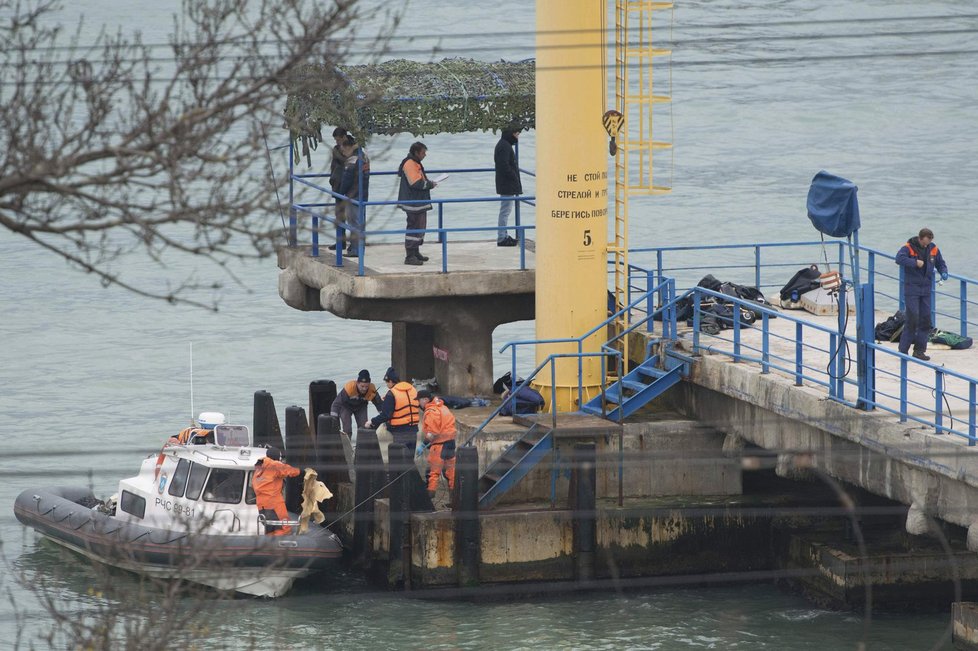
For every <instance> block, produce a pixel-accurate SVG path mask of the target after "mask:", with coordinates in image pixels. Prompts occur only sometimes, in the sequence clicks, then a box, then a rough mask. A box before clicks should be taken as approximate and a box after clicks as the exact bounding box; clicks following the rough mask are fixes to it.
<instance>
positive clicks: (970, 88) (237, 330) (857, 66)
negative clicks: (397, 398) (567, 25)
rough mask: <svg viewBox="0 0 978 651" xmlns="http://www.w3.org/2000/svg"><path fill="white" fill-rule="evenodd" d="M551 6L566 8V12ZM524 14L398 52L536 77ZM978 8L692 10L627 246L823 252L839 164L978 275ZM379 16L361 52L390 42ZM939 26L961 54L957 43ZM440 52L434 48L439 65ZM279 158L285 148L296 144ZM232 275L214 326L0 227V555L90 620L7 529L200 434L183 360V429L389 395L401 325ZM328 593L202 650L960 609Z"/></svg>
mask: <svg viewBox="0 0 978 651" xmlns="http://www.w3.org/2000/svg"><path fill="white" fill-rule="evenodd" d="M82 4H83V5H84V6H81V5H79V4H76V5H72V6H70V7H67V8H66V10H65V12H66V13H65V19H66V22H68V23H69V24H73V23H74V22H76V21H77V17H78V15H79V14H81V13H83V14H84V15H85V17H86V21H87V23H86V24H87V25H88V26H89V27H91V28H94V27H95V26H97V25H99V24H101V23H109V24H112V25H121V26H122V28H123V29H134V28H135V29H140V30H142V31H143V33H144V39H145V40H146V41H148V42H163V41H165V35H166V33H167V30H168V27H169V25H170V22H169V19H168V18H167V17H168V15H169V14H170V13H172V12H174V11H178V10H179V3H177V2H172V1H166V0H164V1H162V2H154V3H148V2H138V3H136V5H138V6H136V5H133V6H132V7H131V8H130V10H127V12H125V13H126V14H127V15H128V16H130V17H129V18H120V13H122V12H119V11H118V4H117V3H114V2H108V1H106V0H91V1H90V2H87V3H82ZM543 4H545V5H548V7H550V9H551V10H554V11H559V8H560V2H559V0H552V1H551V2H549V3H547V2H545V3H543ZM377 6H378V7H379V6H380V4H379V3H377ZM384 6H387V5H384ZM534 12H535V7H534V3H532V2H525V1H521V0H499V1H497V2H494V3H476V2H440V1H439V0H428V1H426V2H416V1H415V2H411V3H409V4H408V5H407V9H406V11H405V13H404V19H403V21H402V22H401V25H400V26H399V28H398V35H397V37H395V38H394V39H393V42H392V47H393V51H392V52H391V54H390V56H391V57H392V58H393V57H398V56H403V57H404V58H413V59H419V60H429V59H439V58H440V57H441V56H468V57H473V58H478V59H486V60H498V59H500V58H506V59H509V60H518V59H523V58H527V57H532V56H533V48H534V29H535V16H534ZM976 13H978V12H976V8H975V7H974V6H973V4H972V3H969V2H959V1H953V0H936V1H933V2H928V3H919V2H914V3H911V2H893V1H892V0H885V1H883V0H875V1H864V2H859V3H846V4H838V3H833V2H828V1H825V0H783V1H779V2H743V1H737V2H735V1H733V0H710V1H709V2H707V1H705V0H704V1H700V2H695V1H694V2H684V3H679V4H677V7H676V10H675V13H674V16H673V17H671V18H669V17H668V14H666V16H667V18H666V23H665V25H664V27H665V32H664V33H665V35H666V38H671V39H672V42H673V47H674V48H675V54H674V55H673V57H672V69H671V73H670V74H669V75H666V74H665V73H663V74H661V75H657V79H662V78H671V89H670V92H671V94H672V96H673V104H672V116H671V122H667V124H669V132H668V136H664V137H663V139H669V140H672V141H673V142H674V143H675V149H674V152H673V154H672V155H670V156H666V157H663V158H664V160H662V161H661V162H662V163H663V167H662V168H661V169H662V170H664V172H663V173H664V174H668V175H669V176H670V177H671V181H672V185H673V186H674V191H673V193H672V194H671V195H668V196H664V197H654V198H648V199H641V200H635V201H633V202H632V212H631V233H630V243H631V245H632V246H633V247H634V246H666V245H680V244H703V245H706V244H726V243H751V242H768V241H797V240H812V239H817V234H816V233H815V231H814V230H813V229H812V227H811V226H810V223H809V222H808V220H807V218H806V216H805V196H806V193H807V189H808V184H809V182H810V180H811V178H812V176H814V174H815V173H816V172H818V171H819V170H820V169H826V170H829V171H830V172H833V173H836V174H839V175H841V176H845V177H847V178H849V179H851V180H853V181H854V182H855V183H856V184H857V185H858V186H859V200H860V204H861V209H862V230H861V232H860V236H861V243H862V244H864V245H867V246H872V247H874V248H880V249H882V250H885V251H891V252H895V251H896V249H897V248H898V247H899V246H900V245H901V244H902V243H903V242H905V241H906V239H907V238H908V237H910V236H912V235H914V234H915V233H916V231H917V230H918V229H919V228H920V227H921V226H929V227H930V228H932V229H933V230H934V231H935V233H936V235H937V237H936V241H937V243H938V244H939V245H940V247H941V249H942V251H943V252H944V255H945V257H946V259H947V261H948V265H949V266H950V268H951V270H952V271H953V272H957V273H961V274H963V275H966V276H972V277H974V276H976V275H978V264H976V263H978V253H976V250H978V236H976V234H975V229H974V216H973V210H974V206H975V205H976V204H978V189H976V184H975V178H976V177H978V164H976V162H975V155H974V143H975V142H976V140H978V139H976V137H975V136H976V134H975V119H974V115H975V113H974V111H975V109H974V107H975V106H976V105H978V65H976V64H978V54H976V53H975V51H974V48H973V47H972V43H973V41H974V34H975V31H976V30H978V18H976V16H975V14H976ZM370 15H371V12H369V11H368V12H367V16H368V18H367V19H366V22H365V23H364V24H363V25H362V26H361V27H360V28H359V29H358V30H357V33H356V36H357V37H364V36H369V35H370V34H371V29H372V28H374V27H375V26H376V25H377V24H378V21H376V20H374V19H372V18H370ZM915 16H916V17H917V19H915V20H909V19H910V18H912V17H915ZM120 21H123V22H121V23H120ZM670 24H671V31H670V27H669V26H670ZM949 31H950V32H955V33H944V34H942V33H941V32H949ZM898 32H899V33H898ZM356 42H357V43H358V44H359V43H361V41H359V40H358V41H356ZM435 45H438V46H439V47H440V48H441V53H440V54H438V55H437V56H432V55H431V54H430V50H431V48H432V47H434V46H435ZM911 55H913V56H911ZM271 137H272V139H273V140H275V138H278V139H279V140H282V142H284V140H285V138H284V134H278V135H277V136H276V135H275V134H274V133H272V135H271ZM567 137H568V138H573V137H574V134H573V133H569V134H567ZM496 138H497V135H496V134H492V133H472V134H462V135H433V136H428V137H426V138H424V141H425V142H426V143H427V144H428V146H429V155H428V158H427V159H426V161H425V163H426V165H427V166H429V167H430V168H433V169H434V168H448V167H476V166H491V161H492V149H493V146H494V144H495V141H496ZM413 140H414V138H413V137H412V136H410V135H403V136H397V137H393V138H380V137H378V138H374V139H373V140H371V142H370V143H369V148H370V149H371V151H372V153H373V155H374V159H373V169H374V170H378V169H394V168H395V167H396V165H397V163H398V162H399V161H400V159H401V158H402V157H403V155H404V154H405V152H406V150H407V146H408V145H409V144H410V142H412V141H413ZM534 147H535V144H534V133H533V132H532V131H530V132H528V133H526V134H524V136H523V138H522V139H521V163H522V165H523V166H524V167H525V168H529V169H532V168H533V167H534V164H535V152H534ZM325 156H326V150H325V149H322V150H320V152H319V153H318V155H317V156H316V158H314V163H315V166H317V168H318V169H325V167H326V165H327V160H326V157H325ZM658 164H659V161H657V165H658ZM276 165H279V168H278V172H279V173H282V172H283V171H284V165H285V161H284V159H283V157H282V156H281V155H279V156H278V157H277V159H276ZM387 179H390V177H387ZM385 180H386V179H384V178H383V177H379V178H378V179H377V180H375V181H374V182H373V183H372V184H371V185H372V187H371V192H372V198H375V199H387V198H392V197H394V196H395V192H396V188H395V185H394V182H393V180H391V181H390V183H388V184H385V182H384V181H385ZM448 185H449V184H448V183H446V185H445V187H444V188H443V191H445V192H448V191H449V189H448ZM524 187H525V190H526V192H527V193H532V192H533V191H534V187H533V181H532V178H529V177H524ZM451 192H453V193H457V194H458V195H459V196H485V195H491V194H492V193H493V186H492V177H491V174H490V175H486V176H484V177H477V176H473V177H472V178H468V177H466V176H462V175H455V176H454V177H453V179H452V188H451ZM462 212H464V214H456V216H455V217H454V218H453V219H456V220H458V221H457V223H459V224H463V225H476V224H478V225H482V224H485V225H490V226H491V225H494V224H495V210H494V207H493V206H485V207H483V208H478V209H471V210H470V209H466V210H465V211H462ZM269 219H270V220H278V219H279V217H278V216H277V215H269ZM402 223H403V217H402V216H401V215H400V214H399V213H396V212H395V211H393V210H388V211H386V212H385V211H383V210H378V211H376V213H375V214H374V215H373V216H372V227H375V228H380V227H382V226H383V225H384V224H391V225H394V226H398V225H401V224H402ZM487 237H490V236H487ZM487 245H489V244H487ZM814 261H815V260H807V261H805V262H814ZM646 262H648V261H646ZM695 263H696V264H703V261H702V260H697V261H695ZM122 265H123V266H124V268H125V271H126V273H127V274H132V276H133V277H135V278H137V279H144V280H145V279H151V278H154V277H156V276H159V275H160V274H164V273H173V274H174V277H176V278H182V277H183V276H184V275H186V274H187V273H189V272H191V271H194V270H195V269H196V270H197V271H198V273H199V274H202V275H203V276H204V277H206V278H213V277H221V273H220V271H219V270H217V269H215V268H212V267H210V266H209V265H207V263H205V262H204V261H197V260H183V261H180V260H174V261H172V262H171V267H170V268H169V269H168V270H160V269H159V268H157V267H155V266H154V265H153V264H152V263H150V262H149V261H148V260H146V259H144V258H143V257H142V256H138V255H134V256H130V257H128V258H126V259H125V260H124V261H123V263H122ZM792 271H793V270H792ZM234 272H235V274H236V275H237V276H238V277H239V278H240V279H241V280H242V283H243V286H239V285H237V284H235V283H233V282H229V283H226V289H225V290H223V292H222V293H221V302H220V308H221V309H220V311H219V312H217V313H207V312H204V311H201V310H198V309H194V308H190V307H185V306H170V305H166V304H163V303H161V302H156V301H151V300H147V299H144V298H140V297H138V296H136V295H133V294H130V293H127V292H125V291H123V290H120V289H118V288H108V289H103V288H102V287H101V286H100V285H99V283H98V281H97V279H95V278H94V277H92V276H89V275H86V274H84V273H81V272H79V271H77V270H76V269H73V268H71V267H70V266H69V265H67V264H65V263H64V262H63V261H61V260H58V259H56V258H54V257H52V256H51V255H50V254H48V253H45V252H43V251H41V250H40V249H39V248H37V247H36V246H33V245H31V244H30V243H29V242H27V241H26V240H24V239H23V238H19V237H16V236H14V235H12V234H11V233H10V232H9V231H6V230H4V231H0V279H2V280H0V309H2V319H0V332H2V334H3V346H2V353H0V383H2V384H0V386H2V389H3V390H2V392H0V424H2V427H3V437H4V441H5V446H4V447H5V452H4V454H2V455H0V459H2V461H0V475H2V479H3V481H2V482H0V505H5V507H4V508H3V509H0V540H2V542H3V555H4V560H5V562H6V563H7V564H8V566H7V568H9V569H12V570H14V572H23V573H24V574H25V575H26V576H28V577H33V580H35V581H43V580H44V579H45V578H47V580H48V581H49V582H51V583H52V585H54V586H55V588H56V589H57V591H58V592H59V594H61V595H62V596H63V597H64V598H66V599H70V600H75V602H76V607H77V608H78V609H79V612H84V611H85V609H87V608H92V607H94V606H95V605H97V604H98V600H99V599H103V598H105V597H104V596H100V595H98V594H89V588H90V586H91V585H92V581H93V579H92V576H93V574H92V573H93V570H92V569H91V568H90V567H89V566H88V565H87V564H86V563H78V564H77V565H71V564H69V565H65V560H64V559H65V557H64V556H63V555H61V554H59V553H58V552H57V551H56V550H54V549H52V548H51V546H50V545H46V544H41V543H39V542H38V541H37V538H36V537H35V535H34V534H33V533H31V532H29V531H27V530H25V529H24V528H23V527H21V525H20V524H19V523H18V522H16V520H15V519H14V517H13V514H12V508H11V507H12V504H13V499H14V497H15V495H16V494H17V493H18V492H20V491H21V490H23V489H25V488H29V487H31V486H37V485H49V484H61V483H85V484H89V485H91V486H92V487H93V488H94V489H95V491H96V493H98V494H100V495H107V494H109V493H111V492H112V491H113V490H114V488H115V482H116V481H117V480H118V479H119V477H120V476H121V475H128V474H134V473H135V471H136V469H137V468H138V464H139V461H140V459H141V458H142V457H143V456H145V455H146V454H150V453H153V452H154V451H155V450H156V449H158V447H159V446H160V445H161V443H162V442H163V441H164V440H165V438H166V437H167V436H169V435H171V434H173V433H174V432H176V431H178V430H179V429H180V428H181V427H183V426H184V425H185V424H186V422H187V420H188V419H189V417H190V414H191V394H190V380H191V375H190V355H191V348H192V350H193V390H194V391H193V408H194V409H196V410H197V411H204V410H214V411H224V412H225V413H228V414H229V416H230V420H231V421H232V422H244V423H248V424H250V420H251V396H252V393H253V392H254V391H256V390H258V389H265V390H268V391H270V392H271V393H272V395H273V396H274V397H275V401H276V406H277V408H278V410H279V412H280V414H281V412H282V411H283V410H284V408H285V407H286V406H288V405H291V404H298V405H305V404H306V401H307V396H306V386H307V383H308V382H309V381H311V380H314V379H320V378H331V379H335V380H336V381H338V382H342V381H345V380H347V379H349V378H353V377H355V374H356V372H357V371H358V370H359V369H361V368H368V369H370V371H371V372H372V373H373V374H374V376H375V377H380V375H381V374H382V373H383V370H384V369H385V368H386V367H387V366H388V364H389V362H390V326H389V325H387V324H383V323H372V322H350V321H344V320H341V319H338V318H336V317H333V316H331V315H329V314H328V313H306V312H299V311H296V310H293V309H290V308H289V307H287V306H286V305H285V304H284V303H283V302H282V301H281V299H280V298H279V297H278V291H277V269H276V267H275V263H274V261H273V260H265V261H263V262H261V263H247V264H240V265H236V266H235V267H234ZM787 276H790V273H787V272H786V279H787ZM532 335H533V327H532V324H531V323H528V322H522V323H515V324H508V325H505V326H502V327H500V328H498V329H497V330H496V332H495V335H494V340H495V344H496V347H497V348H498V346H500V345H502V343H504V342H505V341H508V340H511V339H516V338H528V337H531V336H532ZM495 365H496V373H495V375H500V374H502V373H503V372H504V371H505V370H508V369H509V360H508V358H506V357H504V356H502V355H500V356H498V357H497V358H496V359H495ZM527 370H529V369H522V368H521V371H523V372H525V371H527ZM120 446H121V447H122V448H123V450H121V451H119V450H116V449H115V448H118V447H120ZM718 544H719V543H718ZM69 558H70V557H69ZM127 581H128V582H130V583H127ZM331 581H332V582H333V583H334V584H335V587H333V588H330V589H329V590H326V591H322V590H315V589H312V588H310V587H308V586H304V585H300V586H299V587H298V588H297V590H296V591H295V592H294V593H293V594H291V595H289V596H287V597H285V598H283V599H279V600H275V601H264V600H253V599H237V600H234V601H233V602H230V603H217V604H214V607H215V608H216V609H217V612H216V615H215V616H214V618H213V621H212V622H211V623H212V625H211V627H210V628H209V629H208V630H207V632H206V634H202V635H201V636H198V637H197V638H196V639H197V642H198V644H200V646H201V647H202V648H224V647H227V648H239V647H243V646H247V645H248V644H250V643H252V642H255V643H257V644H261V645H265V644H268V643H274V644H275V646H277V647H282V648H295V649H306V648H314V649H319V648H322V649H326V648H337V649H340V648H370V649H374V648H376V649H386V648H390V649H394V648H428V649H456V648H472V649H474V648H514V649H517V648H525V649H530V648H533V649H537V648H608V649H684V648H706V649H751V650H755V649H779V650H780V649H819V650H825V649H856V648H859V646H858V645H859V644H860V643H866V644H867V648H870V649H927V648H935V647H936V648H940V647H941V645H944V647H943V648H948V646H949V645H948V643H947V641H946V640H947V638H946V633H947V626H948V623H949V615H948V614H938V615H913V614H911V615H900V616H886V615H879V614H876V615H874V616H873V617H871V618H870V617H867V616H865V614H861V613H845V612H833V611H828V610H823V609H820V608H816V607H814V606H812V605H810V604H809V603H807V602H806V601H805V600H804V599H802V598H800V597H798V596H794V595H788V594H785V593H782V592H781V591H779V590H778V589H776V588H775V587H774V586H772V585H770V584H766V583H762V584H754V585H729V586H725V587H696V586H693V585H679V586H671V587H654V586H652V587H646V588H642V589H634V587H633V588H632V589H629V590H620V591H613V592H607V593H601V594H590V595H579V594H565V593H560V592H558V593H557V594H553V595H541V596H537V597H533V598H526V597H520V598H516V597H510V598H496V599H483V600H475V601H471V600H461V599H447V600H445V599H439V600H426V599H412V598H410V597H408V596H406V595H404V594H399V593H390V592H387V591H384V590H379V589H376V588H373V587H371V586H370V585H368V584H367V583H366V582H365V581H364V580H363V579H362V577H360V576H359V575H358V574H356V573H347V572H340V573H338V574H337V575H336V576H334V577H331ZM0 582H2V588H3V590H4V594H5V595H7V596H8V597H9V598H4V599H2V600H0V648H3V647H5V646H7V645H12V644H13V642H14V641H15V640H16V639H18V638H17V637H16V636H17V634H18V633H19V634H20V635H21V637H20V639H21V640H22V641H23V640H30V639H35V637H36V636H37V635H39V634H40V633H42V632H44V631H45V630H47V629H48V628H49V619H48V617H47V616H46V614H45V612H44V610H43V609H42V608H41V607H40V605H39V604H38V603H37V602H36V600H35V599H34V596H33V590H31V589H28V588H25V587H24V586H22V585H21V584H19V583H18V582H17V581H15V580H14V577H13V573H11V572H4V573H3V578H2V579H0ZM117 582H118V585H119V586H120V589H125V588H126V587H127V586H134V585H135V582H134V581H133V580H132V579H131V578H130V577H127V576H126V575H121V576H119V577H118V578H117ZM623 587H625V586H623ZM267 636H272V637H273V641H272V642H269V640H268V639H267ZM40 647H41V648H43V647H44V645H43V644H41V645H40Z"/></svg>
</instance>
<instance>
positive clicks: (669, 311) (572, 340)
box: [464, 278, 676, 445]
mask: <svg viewBox="0 0 978 651" xmlns="http://www.w3.org/2000/svg"><path fill="white" fill-rule="evenodd" d="M658 294H662V295H664V296H666V297H668V300H667V302H666V304H665V305H663V306H662V307H661V308H659V309H657V310H652V311H651V312H649V313H647V314H646V315H645V316H644V317H643V318H641V319H639V320H638V321H636V322H634V323H632V325H630V326H629V327H628V328H627V329H625V330H622V331H621V332H619V333H617V334H616V335H615V336H613V337H611V338H610V339H608V340H607V341H606V342H604V343H603V344H602V345H601V351H600V352H585V351H584V350H583V347H584V341H585V340H587V339H588V338H589V337H591V336H592V335H594V334H596V333H597V332H599V331H601V330H602V329H606V328H607V327H608V325H609V324H612V323H615V322H616V321H617V320H619V319H620V318H621V317H622V315H624V314H626V313H629V314H630V313H631V312H632V310H634V309H635V308H636V307H637V306H639V305H640V304H645V305H651V303H650V300H651V299H650V297H651V296H655V295H658ZM675 302H676V300H675V282H674V281H673V279H672V278H666V279H664V280H663V281H662V282H661V283H659V284H658V285H654V286H653V287H652V288H651V289H649V290H648V291H646V292H645V293H644V294H642V295H640V296H638V297H636V298H635V299H633V300H632V301H630V302H629V304H628V305H626V306H624V307H623V308H622V309H620V310H618V311H617V312H615V313H614V314H612V315H611V316H609V317H608V318H607V319H605V320H604V321H602V322H601V323H599V324H598V325H596V326H594V327H593V328H591V329H590V330H588V331H587V332H585V333H584V334H583V335H581V336H580V337H565V338H558V339H542V340H523V341H510V342H508V343H506V344H505V345H504V346H503V347H502V348H500V349H499V352H500V353H502V352H505V351H506V350H507V349H512V367H511V370H510V376H509V377H510V381H511V382H512V384H511V386H512V387H513V389H512V391H511V392H510V395H509V396H507V398H506V399H505V400H504V401H503V403H502V404H501V405H500V406H499V407H497V408H496V409H495V410H493V412H492V413H491V414H489V416H488V417H487V418H486V419H485V420H484V421H483V422H482V424H480V425H479V426H478V427H477V428H476V429H475V430H474V431H473V432H472V434H470V435H469V437H468V438H467V439H466V440H465V443H464V445H468V444H469V443H470V442H471V441H472V440H473V439H475V437H476V436H478V435H479V434H480V433H481V432H482V431H483V430H485V428H486V426H487V425H488V424H489V423H490V422H491V421H492V420H493V419H494V418H495V417H496V416H497V415H498V414H499V413H500V412H501V411H502V409H503V407H504V406H505V405H507V404H509V403H510V401H512V400H514V399H515V396H516V394H517V393H518V391H519V389H522V388H523V387H527V386H529V385H530V383H531V381H532V380H533V379H534V378H535V377H536V376H537V375H538V374H539V373H540V371H541V370H543V369H544V368H545V367H546V366H547V365H548V364H549V365H550V386H551V387H556V386H557V379H556V360H557V359H563V358H575V359H577V363H578V366H577V387H576V389H577V404H578V405H581V404H583V402H584V384H583V381H582V377H583V364H584V360H585V359H586V358H590V357H598V358H600V361H601V374H600V376H599V377H601V378H602V379H603V378H606V377H608V364H607V360H608V358H611V359H614V360H615V368H616V369H617V371H616V372H617V377H618V378H619V379H620V378H621V377H622V376H623V373H622V369H623V366H624V361H623V359H622V354H621V352H620V351H618V350H616V349H614V348H613V347H612V344H613V343H614V342H615V341H617V340H618V339H621V338H622V337H626V336H628V334H630V333H631V332H633V331H634V330H636V329H638V328H641V327H642V326H643V325H646V323H647V322H649V321H651V320H652V319H653V318H654V317H655V316H656V315H663V317H662V320H663V324H664V325H663V331H664V332H667V333H671V335H670V336H672V337H674V336H675V333H676V312H675ZM531 344H532V345H534V346H535V345H536V344H576V346H577V351H576V352H569V353H553V354H551V355H549V356H547V358H546V359H545V360H543V362H541V363H540V364H538V365H537V367H536V368H535V369H533V371H531V372H530V374H529V375H528V376H527V377H526V379H524V380H523V381H521V382H520V384H519V386H518V387H517V386H516V379H517V375H516V358H517V349H518V347H519V346H528V345H531ZM607 388H608V387H606V386H605V383H604V382H602V383H601V394H602V403H604V402H605V401H604V399H603V398H604V393H605V391H606V390H607ZM555 402H556V401H554V400H553V399H551V401H550V413H551V414H552V417H553V426H554V427H556V426H557V413H558V412H557V408H556V404H555ZM574 411H576V410H574Z"/></svg>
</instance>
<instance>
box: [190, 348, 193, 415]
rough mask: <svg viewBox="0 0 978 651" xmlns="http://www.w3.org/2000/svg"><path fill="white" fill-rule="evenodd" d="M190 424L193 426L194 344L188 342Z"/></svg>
mask: <svg viewBox="0 0 978 651" xmlns="http://www.w3.org/2000/svg"><path fill="white" fill-rule="evenodd" d="M190 424H191V425H193V424H194V342H192V341H191V342H190Z"/></svg>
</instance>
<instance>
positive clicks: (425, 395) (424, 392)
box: [418, 389, 431, 400]
mask: <svg viewBox="0 0 978 651" xmlns="http://www.w3.org/2000/svg"><path fill="white" fill-rule="evenodd" d="M422 398H428V399H430V398H431V391H428V390H427V389H421V390H420V391H418V400H421V399H422Z"/></svg>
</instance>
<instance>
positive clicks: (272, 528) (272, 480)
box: [251, 448, 299, 536]
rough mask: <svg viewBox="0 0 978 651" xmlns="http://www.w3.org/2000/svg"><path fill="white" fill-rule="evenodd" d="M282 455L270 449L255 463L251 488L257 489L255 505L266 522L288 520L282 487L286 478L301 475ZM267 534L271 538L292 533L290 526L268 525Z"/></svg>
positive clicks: (274, 449)
mask: <svg viewBox="0 0 978 651" xmlns="http://www.w3.org/2000/svg"><path fill="white" fill-rule="evenodd" d="M281 459H282V453H281V452H279V450H278V448H268V450H267V451H266V452H265V456H264V457H262V458H261V459H259V460H258V461H256V462H255V474H254V475H252V477H251V487H252V488H254V489H255V503H256V504H257V506H258V512H259V513H261V514H262V515H264V516H265V519H266V520H288V519H289V512H288V510H287V509H286V508H285V498H284V497H282V485H283V481H284V480H285V478H286V477H295V476H297V475H298V474H299V469H298V468H293V467H292V466H290V465H289V464H287V463H285V462H283V461H282V460H281ZM265 533H266V534H268V535H269V536H285V535H288V534H290V533H292V527H291V526H289V525H287V524H286V525H283V526H281V527H279V525H266V526H265Z"/></svg>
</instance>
